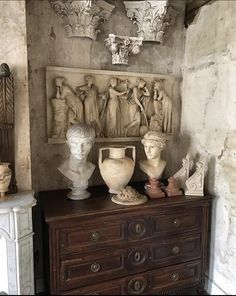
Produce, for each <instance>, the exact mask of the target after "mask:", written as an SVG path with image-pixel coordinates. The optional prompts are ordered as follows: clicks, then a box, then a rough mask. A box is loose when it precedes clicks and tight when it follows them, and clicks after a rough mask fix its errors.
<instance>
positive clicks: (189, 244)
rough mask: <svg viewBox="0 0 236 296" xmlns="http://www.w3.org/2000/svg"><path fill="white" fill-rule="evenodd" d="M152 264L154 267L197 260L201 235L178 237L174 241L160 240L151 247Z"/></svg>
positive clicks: (199, 254) (199, 253) (199, 252)
mask: <svg viewBox="0 0 236 296" xmlns="http://www.w3.org/2000/svg"><path fill="white" fill-rule="evenodd" d="M151 249H152V251H151V253H152V256H153V257H152V263H153V264H155V266H160V265H162V264H163V263H165V264H177V263H181V262H186V261H189V260H194V259H198V258H200V256H201V235H200V234H197V235H192V236H190V237H185V236H180V237H178V238H176V239H167V240H160V241H158V242H157V243H155V244H153V245H152V246H151Z"/></svg>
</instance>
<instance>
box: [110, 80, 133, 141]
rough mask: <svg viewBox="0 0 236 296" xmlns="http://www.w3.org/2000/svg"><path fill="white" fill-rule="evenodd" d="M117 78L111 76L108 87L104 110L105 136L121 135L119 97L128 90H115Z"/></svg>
mask: <svg viewBox="0 0 236 296" xmlns="http://www.w3.org/2000/svg"><path fill="white" fill-rule="evenodd" d="M117 84H118V82H117V78H115V77H113V78H111V80H110V86H109V88H108V103H107V110H106V136H107V137H118V136H121V121H122V114H121V111H120V101H119V97H120V96H122V95H124V94H126V93H127V92H128V91H117V90H116V86H117Z"/></svg>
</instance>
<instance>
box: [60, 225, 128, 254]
mask: <svg viewBox="0 0 236 296" xmlns="http://www.w3.org/2000/svg"><path fill="white" fill-rule="evenodd" d="M89 222H90V221H89ZM89 222H88V221H84V222H81V223H78V225H76V226H75V227H64V228H61V229H60V230H59V251H60V254H61V255H64V254H71V253H73V252H77V251H82V250H87V249H88V248H98V247H99V246H103V245H107V244H108V243H114V244H116V243H117V242H118V241H122V240H123V239H124V238H123V236H124V231H123V228H124V227H123V223H122V222H119V221H101V220H100V221H99V220H98V221H97V222H96V221H94V223H91V222H90V223H89ZM81 224H82V225H84V224H85V225H86V226H85V227H84V226H81Z"/></svg>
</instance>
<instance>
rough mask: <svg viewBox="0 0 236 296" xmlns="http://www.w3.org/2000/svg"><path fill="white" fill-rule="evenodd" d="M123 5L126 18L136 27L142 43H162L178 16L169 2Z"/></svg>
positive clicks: (128, 2) (129, 3)
mask: <svg viewBox="0 0 236 296" xmlns="http://www.w3.org/2000/svg"><path fill="white" fill-rule="evenodd" d="M124 5H125V8H126V11H127V16H128V17H129V18H130V19H131V21H132V22H133V23H134V24H136V25H137V26H138V31H137V32H138V37H142V38H143V41H155V42H158V43H163V42H164V40H165V37H166V36H167V31H168V28H169V27H170V26H171V25H173V24H174V22H175V19H176V16H177V14H178V11H177V10H176V9H175V8H173V7H172V6H171V5H170V4H169V0H158V1H156V0H149V1H124Z"/></svg>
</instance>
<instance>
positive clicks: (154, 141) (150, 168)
mask: <svg viewBox="0 0 236 296" xmlns="http://www.w3.org/2000/svg"><path fill="white" fill-rule="evenodd" d="M166 140H167V138H166V135H165V134H163V133H161V132H157V131H148V132H147V133H146V134H145V135H144V138H143V140H142V141H141V142H142V144H143V145H144V150H145V153H146V156H147V159H145V160H140V161H139V166H140V169H141V170H142V171H143V172H144V173H146V174H147V175H148V176H149V178H151V179H153V178H154V179H157V180H159V179H160V178H161V176H162V173H163V171H164V169H165V166H166V161H165V160H163V159H161V152H162V151H163V150H164V149H165V147H166Z"/></svg>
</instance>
